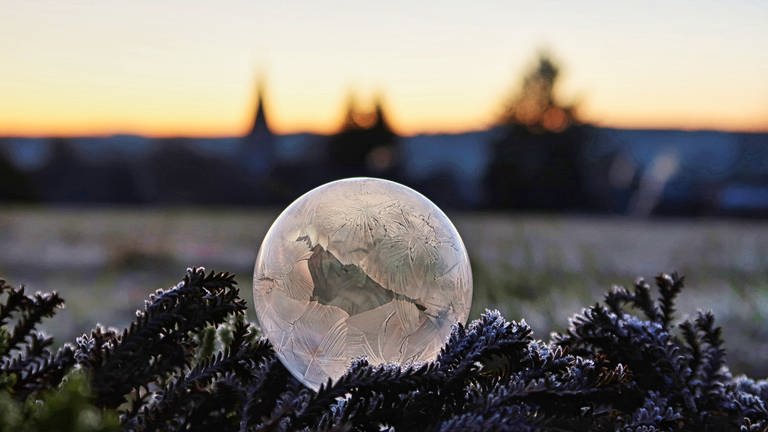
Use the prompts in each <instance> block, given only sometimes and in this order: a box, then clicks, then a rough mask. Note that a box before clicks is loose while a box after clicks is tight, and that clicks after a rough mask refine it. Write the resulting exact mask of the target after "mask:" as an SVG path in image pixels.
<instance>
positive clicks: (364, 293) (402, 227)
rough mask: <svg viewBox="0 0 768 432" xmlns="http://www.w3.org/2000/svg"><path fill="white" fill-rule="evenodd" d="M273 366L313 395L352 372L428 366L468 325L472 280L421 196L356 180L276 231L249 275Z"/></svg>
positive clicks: (313, 201) (298, 210)
mask: <svg viewBox="0 0 768 432" xmlns="http://www.w3.org/2000/svg"><path fill="white" fill-rule="evenodd" d="M253 297H254V304H255V308H256V316H257V318H258V321H259V324H260V326H261V329H262V331H263V332H264V334H265V335H266V336H267V338H269V340H270V341H271V342H272V344H273V345H274V347H275V351H276V352H277V356H278V358H279V359H280V360H281V361H282V362H283V364H284V365H285V366H286V368H287V369H288V370H289V371H290V372H291V373H292V374H293V375H294V376H295V377H296V378H297V379H299V380H300V381H301V382H303V383H304V384H305V385H307V386H308V387H310V388H312V389H317V388H319V386H320V385H321V384H323V383H325V382H326V381H327V380H328V378H331V379H333V380H336V379H337V378H339V377H340V376H341V375H342V374H343V373H344V372H345V371H346V369H347V367H348V366H349V364H350V362H351V361H352V360H353V359H355V358H358V357H362V356H365V357H367V359H368V361H369V362H370V363H371V364H380V363H384V362H397V363H401V364H408V363H412V362H421V361H431V360H434V359H435V357H436V356H437V354H438V352H439V350H440V348H442V346H443V344H444V343H445V341H446V339H447V337H448V336H449V334H450V332H451V327H452V325H453V324H455V323H457V322H462V323H464V322H466V319H467V316H468V314H469V309H470V306H471V302H472V271H471V269H470V265H469V259H468V257H467V252H466V249H465V248H464V244H463V242H462V240H461V237H460V236H459V233H458V232H457V231H456V228H454V226H453V224H451V222H450V220H448V218H447V217H446V216H445V214H444V213H443V212H442V211H441V210H440V209H439V208H438V207H437V206H435V205H434V204H433V203H432V202H431V201H429V200H428V199H427V198H425V197H424V196H423V195H421V194H419V193H418V192H416V191H414V190H413V189H410V188H408V187H405V186H403V185H400V184H398V183H395V182H391V181H387V180H380V179H373V178H352V179H345V180H339V181H335V182H331V183H328V184H325V185H323V186H320V187H318V188H316V189H313V190H311V191H310V192H307V193H306V194H304V195H303V196H301V197H300V198H298V199H297V200H296V201H294V202H293V203H292V204H291V205H290V206H288V207H287V208H286V209H285V210H284V211H283V212H282V213H281V214H280V216H279V217H278V218H277V219H276V220H275V222H274V223H273V224H272V227H271V228H270V229H269V231H268V232H267V235H266V236H265V238H264V241H263V242H262V244H261V248H260V249H259V254H258V256H257V258H256V264H255V268H254V275H253Z"/></svg>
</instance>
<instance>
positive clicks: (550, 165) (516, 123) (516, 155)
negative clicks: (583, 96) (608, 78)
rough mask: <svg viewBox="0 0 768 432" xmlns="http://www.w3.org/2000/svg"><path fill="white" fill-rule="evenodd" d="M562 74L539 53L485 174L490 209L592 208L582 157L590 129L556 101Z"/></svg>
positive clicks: (505, 117)
mask: <svg viewBox="0 0 768 432" xmlns="http://www.w3.org/2000/svg"><path fill="white" fill-rule="evenodd" d="M559 75H560V69H559V67H558V66H557V64H556V63H555V62H554V60H552V58H551V57H550V56H549V55H547V54H546V53H540V54H539V57H538V59H537V61H536V62H535V64H534V65H533V67H532V68H531V69H530V70H529V71H528V72H527V73H526V75H525V77H524V78H523V82H522V85H521V87H520V89H519V91H518V92H517V93H515V94H514V96H513V97H512V100H511V102H510V103H509V104H508V105H507V108H506V110H505V112H504V113H503V115H502V116H501V121H500V126H501V127H500V130H501V135H500V137H499V138H498V139H496V141H494V142H493V144H492V156H491V162H490V164H489V166H488V170H487V172H486V178H485V182H486V187H487V189H488V191H489V204H490V205H491V206H492V207H498V208H517V209H532V210H562V209H581V208H585V207H586V206H587V205H588V203H587V199H586V194H585V192H584V186H583V172H582V169H581V153H582V149H583V146H584V143H585V141H586V139H587V136H588V128H587V127H585V126H584V125H582V124H580V123H579V122H578V120H577V119H576V116H575V113H574V109H573V107H572V106H570V105H564V104H562V103H560V102H559V101H558V100H557V98H556V96H555V89H556V85H557V79H558V77H559Z"/></svg>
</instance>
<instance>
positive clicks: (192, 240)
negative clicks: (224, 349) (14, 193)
mask: <svg viewBox="0 0 768 432" xmlns="http://www.w3.org/2000/svg"><path fill="white" fill-rule="evenodd" d="M278 211H279V210H278V209H272V210H241V209H188V208H174V209H135V208H131V209H120V208H87V209H53V208H36V207H17V208H4V209H3V211H2V212H0V246H1V247H0V277H1V278H4V279H6V280H8V281H10V282H11V283H13V284H24V285H26V286H27V287H28V289H30V290H32V291H38V290H39V291H52V290H56V291H58V292H60V293H61V294H62V295H63V296H64V298H65V299H66V300H67V309H66V310H64V311H62V312H60V313H59V314H58V316H57V317H56V318H54V319H53V320H52V321H50V322H49V323H48V325H47V326H46V329H47V331H48V332H50V333H51V334H53V335H54V336H55V337H56V338H57V339H58V340H71V339H72V338H74V337H76V336H77V335H79V333H81V332H83V331H85V330H87V329H89V328H90V327H92V326H93V325H95V324H96V323H102V324H105V325H113V326H120V327H122V326H124V325H126V324H127V323H128V322H129V321H130V320H131V319H132V318H133V314H134V311H135V310H136V308H138V307H140V306H141V305H142V302H143V300H144V298H145V297H146V296H147V294H148V293H150V292H152V291H153V290H155V289H157V288H162V287H169V286H171V285H172V284H174V283H175V282H176V281H177V280H178V279H179V278H180V277H181V276H182V275H183V273H184V270H185V268H186V267H187V266H193V265H195V266H199V265H201V266H205V267H206V268H208V269H212V270H217V271H229V272H233V273H235V274H236V275H237V280H238V281H239V285H240V287H241V290H242V296H243V297H244V298H246V299H248V300H249V301H250V300H251V277H252V272H253V262H254V260H255V257H256V253H257V251H258V247H259V244H260V242H261V239H262V237H263V236H264V234H265V233H266V230H267V229H268V228H269V225H270V224H271V222H272V220H274V218H275V217H276V216H277V214H278ZM449 217H451V219H452V220H453V221H454V223H455V225H456V227H457V228H458V230H459V232H460V233H461V235H462V237H463V239H464V242H465V243H466V245H467V249H468V251H469V255H470V257H471V259H472V266H473V273H474V279H475V293H474V301H473V308H472V313H471V316H470V318H476V317H477V316H478V315H479V314H480V312H482V310H483V309H485V308H498V309H500V310H501V311H502V312H503V313H504V314H505V316H507V318H508V319H513V320H519V319H523V318H524V319H525V320H526V321H527V322H528V323H529V324H531V326H532V327H533V329H534V331H535V334H536V335H537V336H538V337H539V338H544V339H546V338H547V337H548V336H549V332H550V331H552V330H562V329H564V328H566V327H567V325H568V317H569V316H571V315H572V314H574V313H577V312H579V311H580V310H581V308H582V307H583V306H586V305H588V304H591V303H594V302H595V301H598V300H600V299H601V298H602V294H603V293H604V292H605V290H607V289H609V288H610V287H611V285H613V284H624V285H628V284H631V283H632V282H633V281H634V279H635V278H636V277H638V276H642V277H645V278H646V279H648V280H652V278H653V276H655V275H656V274H657V273H659V272H661V271H666V272H671V271H678V272H680V273H683V274H685V275H686V281H687V286H688V288H687V289H686V290H685V291H684V292H683V294H682V298H681V300H680V303H679V310H680V316H684V315H685V314H690V313H692V312H694V311H695V310H696V309H711V310H713V311H714V312H715V315H716V317H717V319H718V322H719V324H720V325H722V326H723V330H724V337H725V340H726V342H727V348H728V353H729V363H730V364H731V365H732V367H733V369H734V370H735V371H736V372H745V373H749V374H750V375H752V376H755V377H763V376H766V375H768V343H766V342H767V341H768V325H766V324H768V222H766V221H752V220H713V219H705V220H695V219H663V220H650V221H649V220H641V219H627V218H605V217H586V216H539V215H528V216H517V215H504V214H485V213H474V214H468V213H455V214H454V213H449ZM251 311H252V308H251ZM250 318H251V319H253V313H252V312H251V315H250Z"/></svg>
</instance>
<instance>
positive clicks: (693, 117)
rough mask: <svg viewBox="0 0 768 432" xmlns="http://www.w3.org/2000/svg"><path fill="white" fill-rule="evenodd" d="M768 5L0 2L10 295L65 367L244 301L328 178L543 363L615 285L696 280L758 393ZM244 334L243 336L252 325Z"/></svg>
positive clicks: (0, 228) (767, 152) (0, 185)
mask: <svg viewBox="0 0 768 432" xmlns="http://www.w3.org/2000/svg"><path fill="white" fill-rule="evenodd" d="M766 23H768V5H766V3H765V2H762V1H759V0H753V1H748V0H742V1H734V2H729V3H727V4H726V3H723V2H714V1H696V2H692V1H690V2H689V1H670V2H650V3H648V2H646V3H644V4H634V5H632V4H622V3H617V2H608V1H582V2H553V1H542V2H517V1H511V2H492V1H481V2H475V3H473V4H472V5H470V4H469V3H467V2H453V1H446V2H441V3H440V4H439V5H437V4H428V3H427V2H405V1H390V2H386V3H381V4H365V3H362V2H349V1H314V2H309V1H296V2H290V3H285V2H279V1H272V0H266V1H260V2H249V1H230V2H223V3H216V4H214V2H194V3H190V2H183V1H180V0H177V1H164V2H152V1H148V0H140V1H134V2H130V3H126V2H119V1H111V0H109V1H101V2H97V3H93V2H76V1H75V2H54V1H37V2H24V1H13V0H0V62H1V63H0V277H2V278H5V279H7V280H9V281H10V282H11V283H13V284H16V285H22V284H23V285H26V286H28V289H30V290H32V291H35V290H42V291H51V290H56V291H59V292H60V293H62V294H63V296H64V297H65V299H66V300H67V308H66V310H64V311H62V312H61V313H60V314H59V315H58V316H57V317H56V318H55V319H54V320H53V321H52V324H50V325H49V326H48V331H49V332H51V333H52V334H53V335H54V336H56V337H57V338H59V339H60V340H67V339H71V338H74V337H76V336H77V335H78V334H79V333H80V332H83V331H85V330H86V329H88V328H90V327H91V326H93V325H94V324H96V323H97V322H99V323H103V324H107V325H118V326H122V325H125V324H126V323H127V322H128V321H129V320H130V319H132V317H133V313H134V311H135V309H136V308H138V307H140V306H141V305H142V301H143V299H144V298H145V297H146V296H147V294H148V293H150V292H152V291H153V290H155V289H157V288H160V287H168V286H170V285H172V284H174V283H175V282H176V281H177V280H178V279H179V278H180V277H182V276H183V273H184V269H185V268H186V267H187V266H192V265H202V266H205V267H207V268H209V269H215V270H217V271H230V272H234V273H236V274H237V279H238V281H239V283H240V286H241V289H242V291H243V296H244V297H245V298H248V299H249V301H250V297H251V294H250V291H251V277H252V266H253V262H254V259H255V257H256V253H257V251H258V247H259V244H260V242H261V239H262V237H263V235H264V233H265V232H266V230H267V229H268V228H269V225H270V224H271V222H272V221H273V220H274V218H275V217H276V216H277V214H278V213H279V212H280V211H281V210H282V208H284V206H285V205H287V204H288V203H290V202H291V201H292V200H294V199H295V198H297V197H298V196H299V195H301V194H302V193H304V192H306V191H308V190H309V189H311V188H313V187H315V186H317V185H320V184H322V183H325V182H327V181H331V180H334V179H338V178H344V177H350V176H374V177H381V178H388V179H392V180H395V181H398V182H401V183H403V184H406V185H409V186H411V187H413V188H415V189H416V190H418V191H420V192H422V193H423V194H425V195H426V196H427V197H429V198H430V199H432V200H433V201H434V202H435V203H436V204H438V205H439V206H440V207H442V208H443V209H444V210H446V212H447V213H448V215H449V216H450V217H451V218H452V220H454V222H455V224H456V225H457V228H458V229H459V231H460V233H461V234H462V236H463V238H464V240H465V243H466V244H467V248H468V250H469V254H470V257H471V259H472V264H473V270H474V277H475V296H474V305H473V311H472V316H471V317H472V318H474V317H477V316H478V314H479V313H480V312H482V310H483V309H484V308H499V309H500V310H502V312H504V313H505V315H506V316H507V317H508V318H509V319H515V320H518V319H521V318H525V319H526V320H527V321H528V322H529V323H530V324H531V325H532V326H533V328H534V330H535V332H536V335H537V336H538V337H540V338H544V339H546V338H547V337H548V335H549V332H550V331H552V330H562V329H564V328H566V327H567V325H568V321H567V318H568V317H569V316H570V315H572V314H574V313H576V312H579V311H580V309H581V307H583V306H585V305H587V304H590V303H594V302H595V301H597V300H598V299H600V297H601V296H602V293H603V292H604V291H605V290H607V289H609V288H610V287H611V285H612V284H624V285H631V284H632V283H633V281H634V280H635V278H636V277H638V276H643V277H645V278H647V279H649V280H651V279H652V278H653V276H655V275H656V274H657V273H659V272H662V271H667V272H671V271H675V270H676V271H679V272H681V273H684V274H685V275H686V276H687V281H688V287H689V288H688V289H687V290H686V291H684V292H683V295H682V298H681V303H680V314H681V315H682V316H685V315H687V314H691V313H694V312H695V311H696V310H697V309H712V310H714V312H715V313H716V316H717V318H718V319H719V323H720V324H721V325H722V326H723V327H724V336H725V339H726V341H727V347H728V352H729V356H730V357H729V360H730V362H731V364H732V365H733V367H734V369H735V370H736V371H737V372H748V373H750V374H753V375H759V376H764V375H766V374H768V220H766V216H768V49H766V48H768V26H766V25H765V24H766ZM251 317H252V315H251Z"/></svg>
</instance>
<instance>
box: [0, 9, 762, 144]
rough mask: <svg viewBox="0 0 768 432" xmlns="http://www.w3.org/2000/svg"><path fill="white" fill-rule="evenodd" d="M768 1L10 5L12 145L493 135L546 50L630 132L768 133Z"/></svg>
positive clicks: (590, 99)
mask: <svg viewBox="0 0 768 432" xmlns="http://www.w3.org/2000/svg"><path fill="white" fill-rule="evenodd" d="M766 23H768V2H765V1H761V0H752V1H739V0H734V1H730V2H723V1H709V0H699V1H674V0H670V1H646V2H616V1H588V0H587V1H585V0H582V1H578V2H569V1H562V2H555V1H537V2H530V1H474V2H469V1H448V0H446V1H442V2H434V1H419V0H409V1H405V0H389V1H377V2H361V1H356V2H352V1H321V0H315V1H310V0H306V1H305V0H296V1H282V0H260V1H251V0H247V1H246V0H242V1H216V2H214V1H202V0H201V1H185V0H164V1H158V0H133V1H130V2H126V1H124V0H119V1H115V0H100V1H67V2H61V1H56V0H53V1H42V0H36V1H27V0H15V1H11V0H0V135H25V136H45V135H91V134H95V135H105V134H114V133H136V134H145V135H151V136H170V135H182V136H218V135H226V136H232V135H241V134H244V133H245V132H246V130H247V129H248V128H249V126H250V123H251V121H252V111H253V106H254V93H255V88H256V87H257V85H256V83H257V81H258V80H263V82H264V86H265V89H266V91H267V94H266V97H267V99H266V103H265V108H266V110H267V112H268V114H269V121H270V125H271V126H272V128H273V129H274V130H275V131H277V132H279V133H292V132H300V131H310V132H319V133H332V132H334V131H335V130H337V129H338V127H339V125H340V124H341V119H342V116H343V114H344V110H345V107H346V103H347V100H348V98H349V96H350V94H352V93H354V94H355V95H356V97H357V98H358V100H359V101H360V102H361V104H363V106H365V105H366V104H371V103H372V101H373V100H374V99H375V98H376V97H377V96H381V97H382V99H383V101H384V103H385V108H386V110H387V113H388V116H389V119H390V122H391V123H392V125H393V127H394V128H395V130H396V131H397V132H399V133H402V134H406V135H408V134H416V133H424V132H426V133H433V132H457V131H463V130H473V129H481V128H485V127H488V126H489V125H491V124H493V122H494V121H495V120H496V119H497V118H498V117H499V115H500V114H501V112H502V108H503V106H504V103H505V101H507V100H509V98H510V96H511V95H512V94H513V93H514V91H515V90H516V89H517V88H518V87H519V85H520V81H521V79H522V75H523V74H524V73H525V71H526V69H527V68H528V67H530V65H531V64H532V63H533V61H534V60H535V59H536V56H537V53H538V52H539V51H540V50H546V51H547V52H549V53H550V54H551V55H552V56H553V58H554V59H555V60H557V61H558V62H559V64H560V66H561V69H562V79H561V80H560V82H559V84H558V88H557V96H558V98H559V99H560V100H561V101H562V102H564V103H575V104H576V106H577V107H578V113H579V115H580V117H581V118H582V119H584V120H585V121H588V122H591V123H595V124H598V125H601V126H610V127H627V128H682V129H722V130H744V131H768V25H766Z"/></svg>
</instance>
